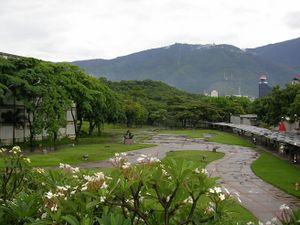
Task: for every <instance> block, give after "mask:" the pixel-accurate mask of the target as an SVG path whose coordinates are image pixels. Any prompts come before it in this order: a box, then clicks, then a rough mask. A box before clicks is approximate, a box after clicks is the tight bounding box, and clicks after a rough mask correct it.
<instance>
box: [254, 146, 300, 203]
mask: <svg viewBox="0 0 300 225" xmlns="http://www.w3.org/2000/svg"><path fill="white" fill-rule="evenodd" d="M251 168H252V170H253V172H254V173H255V174H256V175H257V176H259V177H260V178H261V179H263V180H264V181H266V182H268V183H270V184H272V185H274V186H276V187H278V188H280V189H281V190H283V191H285V192H287V193H289V194H291V195H294V196H296V197H298V198H300V190H295V188H294V185H293V184H294V183H295V182H298V183H300V169H299V168H297V167H295V166H294V165H292V164H291V163H290V162H287V161H285V160H282V159H279V158H277V157H276V156H274V155H272V154H271V153H267V152H262V153H261V155H260V157H259V158H258V159H257V160H256V161H255V162H253V164H252V166H251Z"/></svg>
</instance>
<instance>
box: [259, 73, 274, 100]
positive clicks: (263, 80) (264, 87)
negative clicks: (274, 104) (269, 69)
mask: <svg viewBox="0 0 300 225" xmlns="http://www.w3.org/2000/svg"><path fill="white" fill-rule="evenodd" d="M271 90H272V88H271V87H270V86H269V84H268V79H267V76H266V75H261V76H260V78H259V82H258V97H259V98H260V97H264V96H266V95H268V94H269V93H270V92H271Z"/></svg>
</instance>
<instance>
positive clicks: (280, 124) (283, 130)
mask: <svg viewBox="0 0 300 225" xmlns="http://www.w3.org/2000/svg"><path fill="white" fill-rule="evenodd" d="M278 131H279V132H286V128H285V125H284V122H283V121H281V122H280V123H279V128H278Z"/></svg>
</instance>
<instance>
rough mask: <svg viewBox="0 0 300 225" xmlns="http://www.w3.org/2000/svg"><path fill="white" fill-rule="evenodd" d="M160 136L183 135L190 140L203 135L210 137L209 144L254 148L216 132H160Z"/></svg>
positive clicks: (231, 135) (229, 135) (230, 135)
mask: <svg viewBox="0 0 300 225" xmlns="http://www.w3.org/2000/svg"><path fill="white" fill-rule="evenodd" d="M159 132H160V133H161V134H173V135H183V136H187V137H190V138H203V137H204V135H205V134H209V135H211V136H212V137H211V138H209V141H210V142H216V143H221V144H229V145H240V146H244V147H254V145H253V144H252V143H251V142H249V141H248V140H245V139H243V138H241V137H239V136H237V135H235V134H231V133H226V132H221V131H216V130H161V131H159Z"/></svg>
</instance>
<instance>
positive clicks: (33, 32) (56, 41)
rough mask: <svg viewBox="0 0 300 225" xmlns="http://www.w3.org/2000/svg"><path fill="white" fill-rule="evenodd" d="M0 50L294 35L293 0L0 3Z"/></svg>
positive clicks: (63, 52) (59, 50)
mask: <svg viewBox="0 0 300 225" xmlns="http://www.w3.org/2000/svg"><path fill="white" fill-rule="evenodd" d="M0 24H1V27H0V51H2V52H7V53H11V54H17V55H23V56H32V57H36V58H40V59H44V60H51V61H72V60H79V59H90V58H106V59H110V58H114V57H117V56H121V55H126V54H130V53H133V52H137V51H141V50H145V49H149V48H156V47H162V46H166V45H170V44H174V43H176V42H178V43H190V44H210V43H215V44H223V43H226V44H232V45H235V46H237V47H240V48H247V47H257V46H262V45H266V44H270V43H276V42H280V41H284V40H288V39H293V38H297V37H300V1H299V0H284V1H283V0H251V1H246V0H0Z"/></svg>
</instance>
